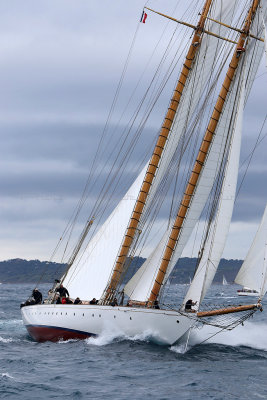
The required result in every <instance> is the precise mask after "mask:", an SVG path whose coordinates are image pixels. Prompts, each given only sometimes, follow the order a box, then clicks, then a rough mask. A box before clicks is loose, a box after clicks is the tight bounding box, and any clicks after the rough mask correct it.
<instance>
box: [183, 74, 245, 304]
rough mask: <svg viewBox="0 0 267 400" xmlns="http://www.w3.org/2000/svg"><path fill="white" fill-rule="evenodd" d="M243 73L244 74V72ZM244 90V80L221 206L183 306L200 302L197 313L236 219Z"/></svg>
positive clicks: (221, 196) (220, 200) (219, 205)
mask: <svg viewBox="0 0 267 400" xmlns="http://www.w3.org/2000/svg"><path fill="white" fill-rule="evenodd" d="M240 72H241V74H242V71H240ZM244 75H245V74H244ZM244 86H245V82H244V79H243V81H242V84H241V88H240V98H239V102H238V105H237V110H236V118H235V122H234V124H233V133H232V139H231V147H230V149H229V154H228V161H227V165H226V170H225V176H224V181H223V185H222V191H221V195H220V199H219V204H218V211H217V214H216V217H215V220H214V221H213V223H212V225H211V229H210V231H209V236H208V239H207V241H206V244H205V247H204V249H203V254H202V257H201V260H200V263H199V266H198V268H197V271H196V273H195V275H194V279H193V281H192V283H191V285H190V287H189V290H188V292H187V294H186V296H185V299H184V301H183V306H184V305H185V303H186V302H187V301H188V300H189V299H192V300H193V301H194V302H197V304H196V306H195V307H194V308H195V309H198V308H199V306H200V304H201V302H202V300H203V298H204V296H205V294H206V292H207V290H208V288H209V287H210V285H211V283H212V281H213V278H214V275H215V273H216V271H217V268H218V265H219V262H220V259H221V256H222V253H223V250H224V247H225V242H226V239H227V235H228V232H229V227H230V223H231V219H232V213H233V207H234V201H235V193H236V185H237V177H238V167H239V158H240V147H241V134H242V120H243V110H244V97H245V96H244V94H245V89H244Z"/></svg>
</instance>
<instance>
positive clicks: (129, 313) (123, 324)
mask: <svg viewBox="0 0 267 400" xmlns="http://www.w3.org/2000/svg"><path fill="white" fill-rule="evenodd" d="M21 313H22V318H23V322H24V324H25V326H26V328H27V330H28V332H29V334H30V335H31V336H32V337H33V339H35V340H37V341H46V340H50V341H57V340H59V339H70V338H80V339H84V338H86V337H90V336H99V335H101V334H104V333H105V332H112V333H114V334H115V335H118V336H120V335H125V336H128V337H135V336H138V335H145V336H147V337H149V338H151V340H153V341H155V342H157V343H160V344H167V345H172V344H174V343H176V342H177V341H178V340H179V339H180V338H181V337H182V336H183V335H184V334H185V333H186V332H188V330H189V329H190V328H191V327H192V326H193V325H194V324H195V319H194V318H192V314H191V315H190V316H186V315H184V314H180V313H179V312H176V311H168V310H156V309H141V308H133V307H110V306H98V305H97V306H95V305H74V304H64V305H62V304H42V305H33V306H26V307H23V308H22V309H21Z"/></svg>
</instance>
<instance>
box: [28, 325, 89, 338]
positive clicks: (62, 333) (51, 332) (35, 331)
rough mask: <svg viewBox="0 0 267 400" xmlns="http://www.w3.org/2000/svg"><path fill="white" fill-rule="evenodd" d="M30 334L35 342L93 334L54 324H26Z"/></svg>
mask: <svg viewBox="0 0 267 400" xmlns="http://www.w3.org/2000/svg"><path fill="white" fill-rule="evenodd" d="M26 328H27V330H28V332H29V334H30V336H31V337H32V338H33V339H34V340H36V341H37V342H46V341H50V342H58V341H59V340H69V339H86V338H89V337H91V336H96V335H94V334H90V333H86V332H80V331H75V330H72V329H65V328H57V327H55V326H40V325H39V326H34V325H27V326H26Z"/></svg>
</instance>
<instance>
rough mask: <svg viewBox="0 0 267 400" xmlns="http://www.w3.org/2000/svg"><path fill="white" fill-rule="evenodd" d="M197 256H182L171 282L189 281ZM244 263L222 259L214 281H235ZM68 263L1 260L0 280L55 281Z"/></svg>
mask: <svg viewBox="0 0 267 400" xmlns="http://www.w3.org/2000/svg"><path fill="white" fill-rule="evenodd" d="M144 260H145V259H144V258H141V257H135V258H134V259H133V261H132V262H131V266H130V268H129V270H128V271H127V273H126V274H125V277H124V280H125V281H126V280H128V279H129V278H130V276H132V275H133V274H134V273H135V271H136V270H137V269H138V268H139V266H140V265H141V264H142V263H143V262H144ZM196 263H197V259H196V258H187V257H184V258H181V259H180V260H179V261H178V263H177V264H176V266H175V268H174V271H173V274H172V278H171V282H172V283H189V280H190V278H193V275H194V271H195V268H196ZM241 264H242V260H225V259H222V260H221V262H220V265H219V268H218V271H217V273H216V275H215V279H214V282H216V283H221V282H222V279H223V275H224V276H225V278H226V280H227V281H228V282H229V283H230V282H233V281H234V278H235V276H236V274H237V271H238V269H239V268H240V266H241ZM65 268H66V265H65V264H60V263H54V262H48V261H39V260H31V261H27V260H22V259H19V258H16V259H14V260H7V261H0V282H2V283H36V282H39V279H40V277H42V279H41V282H51V283H52V282H53V281H54V279H55V278H60V277H61V276H62V275H63V273H64V272H65Z"/></svg>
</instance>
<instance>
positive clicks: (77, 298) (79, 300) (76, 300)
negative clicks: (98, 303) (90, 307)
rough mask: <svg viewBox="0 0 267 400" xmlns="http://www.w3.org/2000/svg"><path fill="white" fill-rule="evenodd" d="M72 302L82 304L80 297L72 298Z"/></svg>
mask: <svg viewBox="0 0 267 400" xmlns="http://www.w3.org/2000/svg"><path fill="white" fill-rule="evenodd" d="M74 304H82V300H81V299H80V297H76V299H75V300H74Z"/></svg>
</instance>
